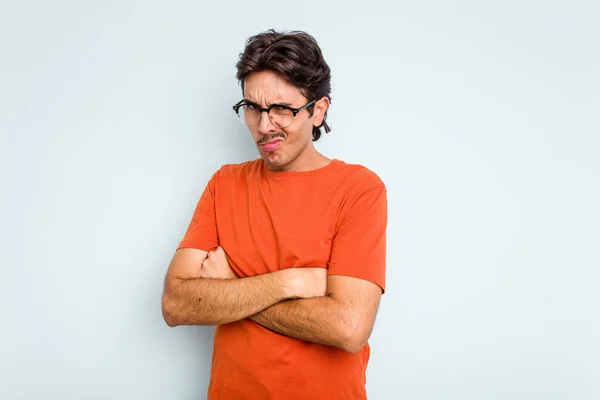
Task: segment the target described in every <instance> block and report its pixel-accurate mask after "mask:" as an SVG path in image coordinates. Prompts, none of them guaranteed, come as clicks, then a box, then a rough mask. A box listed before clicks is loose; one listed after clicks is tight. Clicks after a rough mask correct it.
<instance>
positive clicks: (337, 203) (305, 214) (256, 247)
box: [215, 188, 342, 276]
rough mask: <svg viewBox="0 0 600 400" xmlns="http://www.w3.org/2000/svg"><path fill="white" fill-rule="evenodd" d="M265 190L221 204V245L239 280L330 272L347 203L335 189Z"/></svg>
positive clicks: (218, 212)
mask: <svg viewBox="0 0 600 400" xmlns="http://www.w3.org/2000/svg"><path fill="white" fill-rule="evenodd" d="M259 189H261V188H254V189H253V188H246V193H244V192H243V191H241V193H240V192H238V193H231V194H230V195H229V196H221V198H220V199H219V201H217V202H216V207H215V212H216V221H217V232H218V237H219V244H220V245H221V246H222V247H223V248H224V249H225V251H226V252H227V254H228V255H229V258H230V264H231V265H232V268H233V269H234V270H235V272H236V273H237V274H238V276H254V275H258V274H264V273H268V272H274V271H278V270H280V269H284V268H292V267H309V266H314V267H327V263H328V261H329V257H330V254H331V246H332V243H333V239H334V236H335V231H336V225H337V222H338V217H339V213H340V209H341V205H342V204H341V198H340V197H339V196H335V193H334V192H333V191H332V189H330V188H313V189H312V190H297V189H296V190H294V191H293V193H291V192H285V191H277V190H259Z"/></svg>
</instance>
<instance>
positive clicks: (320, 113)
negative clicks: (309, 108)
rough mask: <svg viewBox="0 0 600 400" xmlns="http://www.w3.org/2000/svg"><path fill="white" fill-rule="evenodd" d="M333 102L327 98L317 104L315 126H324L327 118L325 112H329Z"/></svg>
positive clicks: (314, 114)
mask: <svg viewBox="0 0 600 400" xmlns="http://www.w3.org/2000/svg"><path fill="white" fill-rule="evenodd" d="M330 105H331V102H330V101H329V98H327V97H321V98H320V99H319V100H317V102H316V103H315V108H314V110H313V126H321V125H322V124H323V118H325V112H326V111H327V110H329V106H330Z"/></svg>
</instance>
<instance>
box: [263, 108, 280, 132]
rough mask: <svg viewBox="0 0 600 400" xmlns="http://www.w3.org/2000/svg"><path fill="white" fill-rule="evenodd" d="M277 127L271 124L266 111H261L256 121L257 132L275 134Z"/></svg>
mask: <svg viewBox="0 0 600 400" xmlns="http://www.w3.org/2000/svg"><path fill="white" fill-rule="evenodd" d="M276 130H277V127H276V126H275V125H273V122H271V118H269V113H268V112H267V111H263V112H261V113H260V116H259V119H258V131H259V132H260V133H262V134H265V133H271V132H275V131H276Z"/></svg>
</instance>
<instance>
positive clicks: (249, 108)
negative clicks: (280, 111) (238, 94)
mask: <svg viewBox="0 0 600 400" xmlns="http://www.w3.org/2000/svg"><path fill="white" fill-rule="evenodd" d="M246 108H247V109H248V110H251V111H254V110H256V106H255V105H254V104H246Z"/></svg>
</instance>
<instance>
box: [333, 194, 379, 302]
mask: <svg viewBox="0 0 600 400" xmlns="http://www.w3.org/2000/svg"><path fill="white" fill-rule="evenodd" d="M386 229H387V192H386V188H385V186H383V184H382V186H378V187H375V188H371V189H368V190H365V191H363V192H362V193H360V194H359V195H357V196H356V197H355V198H354V199H349V201H348V202H347V204H346V205H345V206H344V209H343V210H342V213H341V215H340V220H339V222H338V225H337V229H336V234H335V236H334V238H333V244H332V249H331V257H330V260H329V266H328V268H329V274H330V275H344V276H351V277H355V278H361V279H365V280H368V281H371V282H373V283H375V284H377V285H379V286H380V287H381V289H382V290H383V291H385V268H386Z"/></svg>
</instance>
